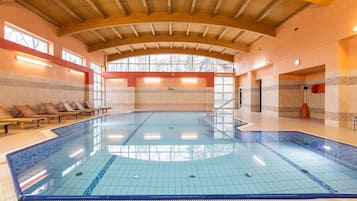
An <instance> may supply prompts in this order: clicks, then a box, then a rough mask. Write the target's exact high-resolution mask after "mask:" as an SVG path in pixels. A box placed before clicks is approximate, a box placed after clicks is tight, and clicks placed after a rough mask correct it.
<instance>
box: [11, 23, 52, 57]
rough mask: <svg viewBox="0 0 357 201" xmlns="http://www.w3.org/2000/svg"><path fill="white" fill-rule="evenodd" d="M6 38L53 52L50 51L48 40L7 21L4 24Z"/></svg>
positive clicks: (41, 50) (33, 47)
mask: <svg viewBox="0 0 357 201" xmlns="http://www.w3.org/2000/svg"><path fill="white" fill-rule="evenodd" d="M4 38H5V39H6V40H9V41H12V42H14V43H17V44H20V45H23V46H26V47H29V48H31V49H34V50H37V51H40V52H43V53H47V54H50V53H51V54H52V52H53V51H52V50H51V51H50V48H49V47H50V43H49V42H48V41H46V40H44V39H42V38H41V37H39V36H36V35H34V34H32V33H30V32H27V31H25V30H23V29H21V28H19V27H16V26H15V25H12V24H10V23H7V22H5V26H4Z"/></svg>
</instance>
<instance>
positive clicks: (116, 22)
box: [58, 12, 275, 37]
mask: <svg viewBox="0 0 357 201" xmlns="http://www.w3.org/2000/svg"><path fill="white" fill-rule="evenodd" d="M156 22H158V23H165V22H166V23H168V22H172V23H190V24H192V23H195V24H205V25H211V26H220V27H225V28H230V29H241V30H245V31H249V32H254V33H258V34H262V35H265V36H270V37H274V36H275V27H274V26H271V25H267V24H264V23H259V24H254V23H253V22H252V21H251V20H248V19H239V20H234V19H232V18H230V17H229V16H223V15H217V16H215V17H212V16H210V15H209V14H206V13H197V14H195V15H189V14H187V13H178V12H175V13H172V14H170V15H169V14H167V12H153V13H151V14H150V15H146V14H143V13H136V14H132V15H129V16H125V17H123V16H109V17H107V18H106V19H103V18H94V19H88V20H86V21H84V22H81V23H71V24H68V25H64V26H62V27H60V28H59V30H58V36H63V35H70V34H74V33H80V32H84V31H89V30H93V29H101V28H107V27H111V26H124V25H128V24H136V23H142V24H144V23H156Z"/></svg>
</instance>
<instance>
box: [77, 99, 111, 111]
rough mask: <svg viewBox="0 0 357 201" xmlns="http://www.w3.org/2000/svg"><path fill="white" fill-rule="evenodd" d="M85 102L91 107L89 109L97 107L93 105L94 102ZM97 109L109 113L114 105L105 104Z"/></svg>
mask: <svg viewBox="0 0 357 201" xmlns="http://www.w3.org/2000/svg"><path fill="white" fill-rule="evenodd" d="M84 103H85V106H86V107H87V108H89V109H95V108H94V107H93V104H92V103H91V102H89V101H85V102H84ZM97 109H100V110H101V111H102V112H105V113H107V112H108V110H109V109H112V107H110V106H103V107H100V108H97Z"/></svg>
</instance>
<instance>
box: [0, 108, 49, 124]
mask: <svg viewBox="0 0 357 201" xmlns="http://www.w3.org/2000/svg"><path fill="white" fill-rule="evenodd" d="M41 120H45V119H44V118H14V117H13V116H12V115H11V114H10V113H9V112H8V111H7V110H5V109H4V108H3V107H1V106H0V122H15V123H17V124H20V127H21V128H24V127H25V123H32V122H35V123H36V124H37V127H40V121H41Z"/></svg>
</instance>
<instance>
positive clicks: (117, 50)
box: [114, 48, 122, 54]
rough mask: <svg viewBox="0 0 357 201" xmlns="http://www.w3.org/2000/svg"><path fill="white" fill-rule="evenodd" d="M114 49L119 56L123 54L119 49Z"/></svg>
mask: <svg viewBox="0 0 357 201" xmlns="http://www.w3.org/2000/svg"><path fill="white" fill-rule="evenodd" d="M114 49H115V51H116V52H117V53H118V54H122V53H121V51H120V50H119V48H114Z"/></svg>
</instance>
